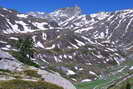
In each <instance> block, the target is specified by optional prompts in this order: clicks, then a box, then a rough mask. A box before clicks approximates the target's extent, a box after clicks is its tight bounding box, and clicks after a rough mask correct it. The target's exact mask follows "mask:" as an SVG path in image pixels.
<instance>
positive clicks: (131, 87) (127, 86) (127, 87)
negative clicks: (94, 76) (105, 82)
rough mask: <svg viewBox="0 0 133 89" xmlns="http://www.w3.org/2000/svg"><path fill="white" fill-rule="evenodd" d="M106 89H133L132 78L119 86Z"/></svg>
mask: <svg viewBox="0 0 133 89" xmlns="http://www.w3.org/2000/svg"><path fill="white" fill-rule="evenodd" d="M108 89H133V78H130V79H127V80H126V81H123V82H121V83H120V84H117V83H116V84H115V85H112V86H110V87H109V88H108Z"/></svg>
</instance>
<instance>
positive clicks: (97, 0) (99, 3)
mask: <svg viewBox="0 0 133 89" xmlns="http://www.w3.org/2000/svg"><path fill="white" fill-rule="evenodd" d="M75 5H77V6H80V7H81V9H82V10H83V13H95V12H100V11H115V10H121V9H128V8H133V0H0V6H3V7H6V8H13V9H16V10H18V11H20V12H29V11H43V12H52V11H54V10H56V9H58V8H64V7H70V6H75Z"/></svg>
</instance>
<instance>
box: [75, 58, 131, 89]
mask: <svg viewBox="0 0 133 89" xmlns="http://www.w3.org/2000/svg"><path fill="white" fill-rule="evenodd" d="M131 66H133V60H128V61H126V62H124V63H122V64H121V65H115V66H113V67H111V68H109V69H106V70H105V71H106V73H109V74H110V73H115V74H114V75H110V76H108V78H107V79H106V80H102V79H97V80H95V81H92V82H85V83H79V84H75V86H76V87H77V89H93V88H95V89H106V88H108V87H109V85H112V84H114V83H115V81H117V80H119V79H120V78H122V77H124V76H127V75H129V74H133V71H132V70H129V68H130V67H131ZM121 69H123V70H122V71H120V70H121ZM118 71H120V72H118ZM130 86H131V88H130V89H133V78H130V79H128V80H126V81H124V82H122V83H121V84H119V85H117V86H116V85H113V86H112V87H110V88H109V89H129V87H130Z"/></svg>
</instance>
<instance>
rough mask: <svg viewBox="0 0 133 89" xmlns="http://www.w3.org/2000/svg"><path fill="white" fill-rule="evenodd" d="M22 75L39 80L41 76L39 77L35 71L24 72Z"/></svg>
mask: <svg viewBox="0 0 133 89" xmlns="http://www.w3.org/2000/svg"><path fill="white" fill-rule="evenodd" d="M24 73H25V74H26V75H28V76H31V77H36V78H41V75H39V74H38V73H37V71H35V70H25V71H24Z"/></svg>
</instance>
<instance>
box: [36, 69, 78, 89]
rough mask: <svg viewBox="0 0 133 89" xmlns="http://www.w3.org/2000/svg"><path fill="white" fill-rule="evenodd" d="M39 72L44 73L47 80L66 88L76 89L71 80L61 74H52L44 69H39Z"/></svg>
mask: <svg viewBox="0 0 133 89" xmlns="http://www.w3.org/2000/svg"><path fill="white" fill-rule="evenodd" d="M38 74H40V75H42V77H43V78H44V80H45V81H47V82H51V83H53V84H56V85H58V86H61V87H63V88H64V89H76V88H75V86H74V85H73V84H72V83H71V82H70V81H68V80H66V79H64V78H63V77H61V76H60V75H59V74H54V73H53V74H52V73H49V72H47V71H44V70H39V71H38Z"/></svg>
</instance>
